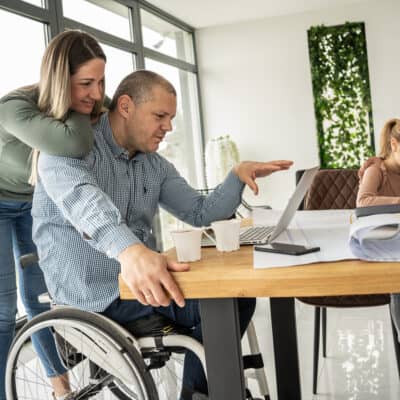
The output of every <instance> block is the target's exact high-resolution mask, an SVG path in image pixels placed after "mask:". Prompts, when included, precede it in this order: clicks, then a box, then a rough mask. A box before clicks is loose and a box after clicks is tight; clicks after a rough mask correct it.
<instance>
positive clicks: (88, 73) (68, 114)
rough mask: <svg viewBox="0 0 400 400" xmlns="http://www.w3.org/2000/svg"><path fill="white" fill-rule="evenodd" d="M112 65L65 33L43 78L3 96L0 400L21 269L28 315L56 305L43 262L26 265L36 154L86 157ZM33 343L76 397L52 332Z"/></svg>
mask: <svg viewBox="0 0 400 400" xmlns="http://www.w3.org/2000/svg"><path fill="white" fill-rule="evenodd" d="M105 63H106V56H105V54H104V52H103V50H102V49H101V47H100V45H99V43H98V42H97V40H96V39H94V38H93V37H92V36H90V35H88V34H86V33H84V32H81V31H76V30H71V31H66V32H63V33H61V34H59V35H57V36H56V37H55V38H54V39H53V40H52V41H51V42H50V44H49V45H48V47H47V49H46V51H45V54H44V56H43V59H42V65H41V71H40V80H39V83H38V84H36V85H32V86H30V87H25V88H22V89H18V90H16V91H14V92H12V93H10V94H8V95H6V96H4V97H3V98H2V99H0V171H1V175H0V237H1V241H0V400H5V398H6V397H5V388H4V374H5V365H6V358H7V353H8V349H9V347H10V344H11V341H12V338H13V335H14V330H15V316H16V311H17V290H16V275H18V278H19V285H18V286H19V290H20V294H21V298H22V301H23V303H24V306H25V309H26V312H27V314H28V317H29V318H32V317H33V316H35V315H37V314H39V313H41V312H43V311H46V310H47V309H48V306H47V305H44V304H40V303H39V301H38V295H39V294H41V293H43V292H45V291H46V285H45V282H44V278H43V274H42V272H41V270H40V269H39V266H38V265H34V266H30V267H27V268H25V269H22V268H21V266H20V264H19V261H18V260H19V257H20V256H21V255H23V254H27V253H31V252H34V251H36V250H35V246H34V244H33V242H32V236H31V235H32V219H31V215H30V211H31V202H32V193H33V185H32V184H31V183H33V182H34V180H35V176H36V173H35V165H36V161H35V159H36V156H37V154H38V151H43V152H45V153H48V154H52V155H58V156H68V157H82V156H84V155H86V154H87V153H88V152H89V151H90V150H91V148H92V145H93V132H92V129H91V120H93V119H96V117H97V116H98V115H99V114H100V110H101V107H102V104H103V99H104V70H105ZM34 149H35V150H34ZM32 166H33V167H32ZM16 270H18V274H16ZM33 344H34V347H35V349H36V351H37V352H38V354H39V356H40V358H41V361H42V363H43V366H44V369H45V371H46V374H47V376H48V377H49V378H50V381H51V383H52V386H53V389H54V398H56V399H66V398H72V394H71V393H70V387H69V382H68V376H67V373H66V370H65V368H64V366H63V365H62V364H61V361H60V359H59V357H58V354H57V351H56V347H55V344H54V339H53V337H52V335H51V333H50V331H43V332H42V333H41V334H40V335H38V336H36V337H34V338H33Z"/></svg>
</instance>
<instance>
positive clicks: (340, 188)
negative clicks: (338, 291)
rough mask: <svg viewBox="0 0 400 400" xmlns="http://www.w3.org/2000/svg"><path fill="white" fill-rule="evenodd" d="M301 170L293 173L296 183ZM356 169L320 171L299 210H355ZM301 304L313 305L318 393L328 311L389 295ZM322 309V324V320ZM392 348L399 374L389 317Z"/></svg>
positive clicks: (383, 300)
mask: <svg viewBox="0 0 400 400" xmlns="http://www.w3.org/2000/svg"><path fill="white" fill-rule="evenodd" d="M303 172H304V170H299V171H296V184H297V183H298V182H299V180H300V178H301V176H302V174H303ZM357 172H358V170H357V169H321V170H320V171H318V174H317V175H316V176H315V178H314V181H313V182H312V184H311V186H310V188H309V190H308V192H307V193H306V195H305V196H304V199H303V202H302V204H301V205H300V207H299V209H302V210H329V209H353V208H355V207H356V199H357V192H358V186H359V180H358V175H357ZM298 300H300V301H301V302H303V303H306V304H309V305H312V306H315V311H314V359H313V393H314V394H316V393H317V383H318V382H317V378H318V361H319V347H320V328H321V322H322V355H323V357H326V326H327V308H328V307H337V308H349V307H372V306H381V305H389V304H390V295H389V294H373V295H351V296H322V297H301V298H298ZM321 310H322V321H321ZM391 325H392V333H393V340H394V348H395V353H396V361H397V368H398V373H399V374H400V344H399V342H398V339H397V331H396V328H395V326H394V323H393V319H392V318H391Z"/></svg>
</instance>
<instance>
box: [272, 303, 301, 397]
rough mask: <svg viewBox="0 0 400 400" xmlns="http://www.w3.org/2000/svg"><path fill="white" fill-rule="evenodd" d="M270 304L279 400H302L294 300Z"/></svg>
mask: <svg viewBox="0 0 400 400" xmlns="http://www.w3.org/2000/svg"><path fill="white" fill-rule="evenodd" d="M270 304H271V322H272V336H273V341H274V354H275V371H276V384H277V392H278V399H279V400H301V387H300V371H299V357H298V350H297V332H296V314H295V308H294V299H293V298H273V297H272V298H271V299H270Z"/></svg>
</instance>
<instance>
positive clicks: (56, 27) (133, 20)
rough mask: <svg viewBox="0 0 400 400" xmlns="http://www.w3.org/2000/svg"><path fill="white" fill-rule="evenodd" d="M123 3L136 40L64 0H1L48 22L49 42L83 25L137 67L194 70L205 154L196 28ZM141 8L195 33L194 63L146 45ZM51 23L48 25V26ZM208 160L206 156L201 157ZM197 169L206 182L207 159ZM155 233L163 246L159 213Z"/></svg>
mask: <svg viewBox="0 0 400 400" xmlns="http://www.w3.org/2000/svg"><path fill="white" fill-rule="evenodd" d="M87 1H88V2H91V3H93V4H96V5H100V6H101V3H102V2H103V1H104V0H87ZM113 1H114V2H116V3H119V4H121V5H123V6H126V7H128V9H129V10H128V16H129V17H128V18H129V24H130V30H131V38H132V40H131V41H129V40H126V39H123V38H120V37H117V36H114V35H112V34H110V33H107V32H105V31H102V30H99V29H97V28H94V27H92V26H89V25H86V24H84V23H81V22H78V21H75V20H73V19H70V18H67V17H65V16H64V15H63V4H62V0H42V7H39V6H36V5H33V4H31V3H27V2H24V1H23V0H0V9H3V10H5V11H9V12H11V13H14V14H17V15H20V16H23V17H25V18H29V19H32V20H35V21H38V22H41V23H43V24H44V25H45V30H46V35H45V37H46V38H45V39H46V45H47V44H48V43H49V41H50V40H51V39H52V38H53V37H54V36H56V35H57V34H58V33H60V32H62V31H64V30H66V29H81V30H83V31H86V32H88V33H89V34H92V35H93V36H95V37H96V38H97V39H98V40H99V41H100V42H102V43H104V44H106V45H108V46H112V47H114V48H116V49H119V50H123V51H126V52H129V53H131V55H132V57H134V61H135V66H136V68H137V69H143V68H145V59H146V58H148V59H151V60H154V61H157V62H160V63H163V64H166V65H169V66H172V67H175V68H178V69H180V70H183V71H187V72H191V73H193V74H194V75H195V77H196V85H197V99H196V100H197V105H198V124H199V135H200V138H199V142H200V145H201V152H202V154H203V155H204V150H205V134H204V119H203V110H202V102H201V93H200V79H199V72H198V68H197V64H198V62H197V50H196V33H195V29H194V28H193V27H192V26H190V25H188V24H187V23H185V22H183V21H181V20H179V19H178V18H176V17H174V16H173V15H171V14H169V13H167V12H165V11H163V10H161V9H159V8H158V7H156V6H154V5H152V4H151V3H149V2H148V1H145V0H113ZM141 10H144V11H146V12H148V13H151V14H153V15H154V16H156V17H158V18H160V19H162V20H164V21H166V22H168V23H170V24H172V25H175V26H176V27H178V28H180V29H181V30H183V31H186V32H188V33H190V34H191V38H192V46H193V47H192V48H193V59H194V62H193V63H190V62H187V61H183V60H180V59H178V58H174V57H171V56H168V55H166V54H163V53H161V52H158V51H157V50H154V49H150V48H148V47H145V46H144V44H143V37H142V23H141ZM46 27H47V29H46ZM200 158H201V159H202V160H204V157H203V156H202V157H200ZM195 167H196V169H197V168H200V171H199V172H198V173H196V175H197V176H199V177H201V179H200V181H201V182H199V184H200V185H202V184H205V182H206V179H205V168H204V161H203V162H202V163H201V165H196V166H195ZM153 230H154V232H155V236H156V238H157V242H158V243H157V247H158V249H159V250H161V249H162V245H161V225H160V223H159V215H157V216H156V217H155V219H154V227H153Z"/></svg>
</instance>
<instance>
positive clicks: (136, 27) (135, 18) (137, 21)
mask: <svg viewBox="0 0 400 400" xmlns="http://www.w3.org/2000/svg"><path fill="white" fill-rule="evenodd" d="M130 24H131V29H132V34H133V40H134V42H135V43H136V45H137V46H138V51H137V53H136V63H135V65H136V68H137V69H143V68H144V53H143V35H142V22H141V16H140V7H139V4H138V3H137V2H136V1H135V2H134V3H133V5H132V8H130Z"/></svg>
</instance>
